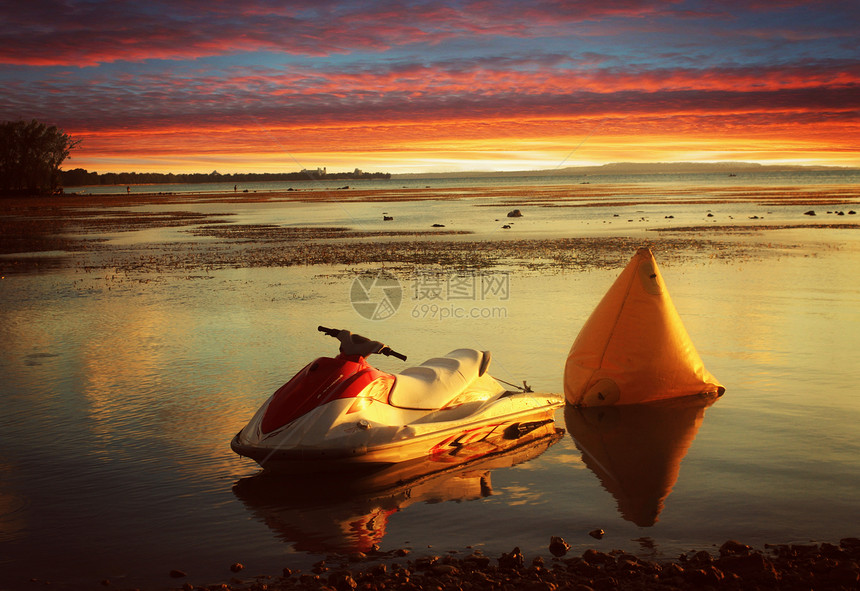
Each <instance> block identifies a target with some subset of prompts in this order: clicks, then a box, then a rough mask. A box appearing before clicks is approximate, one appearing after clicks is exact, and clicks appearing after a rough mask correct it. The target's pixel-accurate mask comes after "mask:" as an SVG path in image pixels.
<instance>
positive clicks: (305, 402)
mask: <svg viewBox="0 0 860 591" xmlns="http://www.w3.org/2000/svg"><path fill="white" fill-rule="evenodd" d="M318 330H319V331H320V332H323V333H325V334H326V335H328V336H330V337H334V338H336V339H338V340H339V341H340V353H339V354H338V355H337V356H336V357H334V358H331V357H320V358H319V359H316V360H315V361H313V362H311V363H310V364H308V365H307V366H306V367H305V368H304V369H302V370H301V371H300V372H299V373H297V374H296V375H295V376H294V377H293V378H292V379H291V380H290V381H289V382H287V383H286V384H284V385H283V386H281V388H279V389H278V390H277V391H276V392H275V393H274V394H272V396H271V397H270V398H269V399H268V400H267V401H266V402H265V403H264V404H263V405H262V406H261V407H260V409H259V410H258V411H257V412H256V414H255V415H254V416H253V417H252V418H251V420H250V422H249V423H248V424H247V425H246V426H245V427H244V428H243V429H242V430H241V431H240V432H239V433H238V434H237V435H236V436H235V437H234V438H233V440H232V442H231V447H232V449H233V451H235V452H236V453H238V454H239V455H242V456H247V457H249V458H252V459H254V460H255V461H256V462H257V463H259V464H260V465H261V466H262V467H263V468H264V469H266V470H267V471H294V470H307V469H313V470H328V469H331V468H334V467H343V466H385V465H390V464H396V463H400V462H405V461H409V460H415V459H422V458H425V459H431V460H434V461H436V462H454V463H461V462H462V461H463V460H464V459H465V460H468V459H469V457H468V456H469V454H472V453H475V457H481V456H483V455H486V453H489V451H491V450H493V449H503V448H505V447H511V446H514V445H517V444H518V442H525V441H528V440H529V439H530V437H529V434H530V433H532V432H534V431H535V430H538V429H540V428H541V427H542V426H544V425H548V424H552V423H553V413H554V412H555V410H556V409H557V408H559V407H560V406H562V405H563V404H564V397H563V396H561V395H558V394H535V393H533V392H531V390H530V389H529V388H528V387H527V386H525V383H524V387H523V388H520V389H519V391H511V390H508V389H507V388H506V387H505V386H503V385H502V384H501V383H500V382H499V381H498V380H496V379H495V378H493V377H492V376H490V374H489V373H487V368H488V366H489V364H490V353H489V351H478V350H475V349H457V350H455V351H451V352H450V353H448V354H447V355H445V356H443V357H434V358H432V359H429V360H427V361H425V362H424V363H422V364H421V365H419V366H416V367H409V368H407V369H404V370H403V371H402V372H400V373H395V374H392V373H387V372H384V371H380V370H378V369H376V368H374V367H372V366H371V365H370V364H369V363H368V362H367V357H369V356H370V355H372V354H375V353H378V354H382V355H390V356H393V357H397V358H399V359H402V360H404V361H405V360H406V356H405V355H402V354H400V353H397V352H395V351H393V350H391V349H390V348H389V347H387V346H385V345H384V344H383V343H381V342H379V341H374V340H370V339H368V338H365V337H362V336H360V335H356V334H352V333H350V332H349V331H346V330H337V329H332V328H326V327H323V326H320V327H319V328H318ZM514 387H515V388H516V386H514ZM481 446H483V447H484V448H486V449H482V450H481V451H480V453H476V452H475V450H476V449H478V448H480V447H481Z"/></svg>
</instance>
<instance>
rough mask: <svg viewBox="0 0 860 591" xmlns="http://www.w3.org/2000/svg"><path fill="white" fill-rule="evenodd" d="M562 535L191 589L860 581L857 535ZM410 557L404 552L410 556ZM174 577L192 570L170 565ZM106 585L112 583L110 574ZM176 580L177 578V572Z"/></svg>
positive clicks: (852, 584)
mask: <svg viewBox="0 0 860 591" xmlns="http://www.w3.org/2000/svg"><path fill="white" fill-rule="evenodd" d="M568 548H569V546H568V545H567V544H566V543H565V542H564V541H563V540H562V539H561V538H553V539H552V540H551V542H550V545H549V548H548V550H549V552H550V554H552V555H553V556H552V558H550V559H545V558H543V557H541V556H536V557H533V558H529V557H526V556H524V555H523V553H522V552H521V551H520V550H519V548H514V549H513V550H512V551H511V552H507V553H503V554H502V555H501V556H499V557H497V558H492V557H490V556H485V555H484V554H483V553H481V552H480V551H479V550H474V551H471V550H470V551H469V552H470V553H469V554H468V555H466V556H465V557H463V558H459V557H456V556H455V555H454V554H446V555H444V556H424V557H420V558H416V559H408V553H407V551H405V550H398V551H394V552H391V553H381V552H371V553H369V554H367V555H364V554H361V555H356V556H349V557H345V558H343V559H329V560H324V561H321V562H318V563H316V564H315V565H314V567H313V568H312V570H311V572H301V571H296V572H294V571H291V570H290V569H284V572H283V573H282V574H281V575H280V576H257V577H253V578H239V574H240V573H241V571H243V567H242V565H241V564H239V563H236V564H233V565H232V566H231V570H232V571H233V572H234V573H235V574H236V576H234V577H233V578H232V579H231V580H230V581H229V582H221V583H217V584H210V585H202V586H196V585H194V584H192V583H190V582H184V583H181V584H180V585H181V586H180V587H179V588H181V589H183V590H186V591H192V590H204V589H205V590H212V591H214V590H222V591H280V590H292V589H296V590H301V589H308V590H326V591H329V590H330V591H352V590H354V589H355V590H367V591H372V590H383V589H384V590H389V589H391V590H394V589H396V590H404V591H424V590H426V591H430V590H433V591H436V590H440V591H442V590H462V591H467V590H479V589H480V590H484V589H487V590H489V589H494V590H501V591H508V590H510V591H514V590H516V591H519V590H525V591H556V590H558V591H562V590H576V591H589V590H602V589H633V590H663V589H665V590H671V589H738V590H750V589H762V590H764V589H791V590H794V589H798V590H799V589H828V590H829V589H832V590H842V589H845V590H848V589H857V588H858V584H860V566H858V564H860V539H858V538H843V539H842V540H841V541H840V542H839V544H838V545H836V544H831V543H821V544H780V545H766V546H765V548H764V549H763V550H761V549H756V548H753V547H751V546H748V545H746V544H742V543H740V542H737V541H734V540H730V541H727V542H725V543H723V544H722V545H721V546H720V548H719V550H718V552H717V553H716V554H711V553H709V552H706V551H699V552H695V553H690V554H682V555H681V556H679V557H678V558H677V559H675V560H671V561H660V562H657V561H651V560H646V559H643V558H640V557H637V556H634V555H632V554H629V553H627V552H623V551H620V550H614V551H611V552H608V553H607V552H601V551H598V550H594V549H589V550H586V551H585V552H583V553H582V555H580V556H569V555H568V554H567V550H568ZM404 558H406V561H405V562H403V561H402V560H397V559H404ZM171 576H173V577H175V578H176V579H183V578H185V573H182V572H180V571H173V572H172V573H171ZM105 583H106V584H109V582H105ZM177 583H179V581H177Z"/></svg>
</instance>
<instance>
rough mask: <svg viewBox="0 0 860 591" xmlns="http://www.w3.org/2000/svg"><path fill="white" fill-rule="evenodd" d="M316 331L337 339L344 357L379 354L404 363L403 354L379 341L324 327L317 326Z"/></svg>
mask: <svg viewBox="0 0 860 591" xmlns="http://www.w3.org/2000/svg"><path fill="white" fill-rule="evenodd" d="M317 330H318V331H320V332H321V333H324V334H327V335H328V336H330V337H333V338H336V339H338V340H339V341H340V352H341V353H343V354H344V355H361V356H362V357H367V356H368V355H372V354H374V353H379V354H381V355H387V356H389V357H396V358H397V359H400V360H402V361H406V355H404V354H403V353H398V352H397V351H395V350H394V349H392V348H391V347H389V346H387V345H385V344H383V343H380V342H379V341H372V340H370V339H369V338H367V337H363V336H361V335H358V334H353V333H351V332H349V331H348V330H340V329H337V328H327V327H325V326H318V327H317Z"/></svg>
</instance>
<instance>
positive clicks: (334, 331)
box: [317, 326, 340, 337]
mask: <svg viewBox="0 0 860 591" xmlns="http://www.w3.org/2000/svg"><path fill="white" fill-rule="evenodd" d="M317 330H318V331H320V332H324V333H325V334H327V335H328V336H330V337H336V336H337V335H338V333H339V332H340V331H339V330H338V329H336V328H327V327H325V326H317Z"/></svg>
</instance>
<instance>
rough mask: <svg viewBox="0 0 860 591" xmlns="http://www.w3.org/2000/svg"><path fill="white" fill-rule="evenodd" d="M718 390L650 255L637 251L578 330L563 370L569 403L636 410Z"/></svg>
mask: <svg viewBox="0 0 860 591" xmlns="http://www.w3.org/2000/svg"><path fill="white" fill-rule="evenodd" d="M724 390H725V389H724V388H723V386H722V385H720V383H719V382H717V380H716V379H715V378H714V376H712V375H711V374H710V372H708V371H707V370H706V369H705V366H704V364H703V363H702V359H701V357H699V354H698V352H696V348H695V347H694V346H693V343H692V341H691V340H690V336H689V335H688V334H687V330H686V329H685V328H684V325H683V323H682V322H681V318H680V316H678V312H677V310H675V306H674V304H673V303H672V299H671V298H670V297H669V292H668V291H667V290H666V285H665V284H664V283H663V277H662V276H661V275H660V270H659V269H658V268H657V262H656V261H655V260H654V255H653V254H651V250H650V249H648V248H640V249H639V250H638V251H637V252H636V255H635V256H634V257H633V259H632V260H631V261H630V262H629V263H628V264H627V266H626V267H625V268H624V270H623V271H622V272H621V275H619V276H618V279H616V280H615V283H613V284H612V287H610V288H609V291H608V292H606V295H604V296H603V299H602V300H600V303H599V304H598V305H597V307H596V308H595V309H594V311H593V312H592V313H591V316H590V317H589V318H588V320H587V321H586V322H585V325H583V327H582V330H580V332H579V335H578V336H577V337H576V340H575V341H574V342H573V346H572V347H571V349H570V353H569V354H568V357H567V363H566V365H565V368H564V394H565V397H566V398H567V401H568V402H569V403H570V404H574V405H578V406H600V405H610V404H639V403H643V402H652V401H655V400H663V399H667V398H676V397H680V396H690V395H694V394H701V393H706V392H717V393H719V394H722V392H723V391H724Z"/></svg>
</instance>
